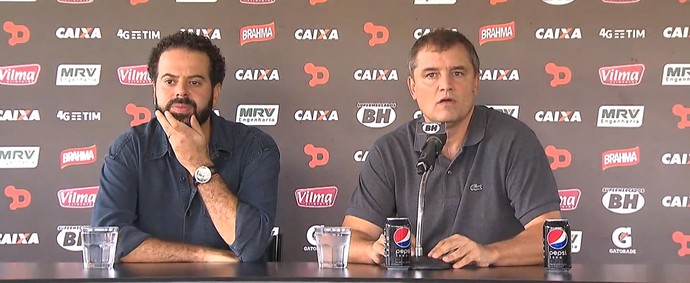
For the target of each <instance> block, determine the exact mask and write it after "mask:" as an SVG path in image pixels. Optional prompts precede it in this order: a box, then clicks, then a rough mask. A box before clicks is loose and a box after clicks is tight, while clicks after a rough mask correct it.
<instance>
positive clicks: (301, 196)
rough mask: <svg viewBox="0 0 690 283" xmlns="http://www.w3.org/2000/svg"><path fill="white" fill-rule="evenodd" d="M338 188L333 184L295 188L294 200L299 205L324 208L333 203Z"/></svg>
mask: <svg viewBox="0 0 690 283" xmlns="http://www.w3.org/2000/svg"><path fill="white" fill-rule="evenodd" d="M337 196H338V188H337V187H335V186H329V187H318V188H305V189H297V190H296V191H295V200H296V201H297V205H298V206H299V207H305V208H325V207H331V206H333V204H335V198H336V197H337Z"/></svg>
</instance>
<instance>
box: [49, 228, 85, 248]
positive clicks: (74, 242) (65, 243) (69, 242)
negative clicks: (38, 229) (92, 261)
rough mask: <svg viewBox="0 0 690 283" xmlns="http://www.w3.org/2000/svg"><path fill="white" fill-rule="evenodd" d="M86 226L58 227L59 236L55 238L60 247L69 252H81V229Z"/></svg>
mask: <svg viewBox="0 0 690 283" xmlns="http://www.w3.org/2000/svg"><path fill="white" fill-rule="evenodd" d="M82 227H88V226H86V225H60V226H58V227H57V230H58V234H57V237H56V238H55V239H56V241H57V243H58V245H60V246H61V247H62V248H63V249H66V250H68V251H73V252H78V251H81V247H82V244H81V228H82Z"/></svg>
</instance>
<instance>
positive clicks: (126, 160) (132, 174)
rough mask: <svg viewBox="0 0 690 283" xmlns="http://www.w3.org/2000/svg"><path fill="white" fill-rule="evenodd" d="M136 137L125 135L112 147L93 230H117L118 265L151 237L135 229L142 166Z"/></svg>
mask: <svg viewBox="0 0 690 283" xmlns="http://www.w3.org/2000/svg"><path fill="white" fill-rule="evenodd" d="M136 158H137V155H136V154H135V151H134V148H133V143H132V136H131V135H128V134H123V135H122V136H120V137H119V138H118V139H117V140H116V141H115V142H114V143H113V145H112V146H111V147H110V149H109V151H108V154H107V155H106V156H105V161H104V163H103V167H102V169H101V179H100V188H99V190H98V195H97V196H96V202H95V205H94V209H93V213H92V214H91V225H92V226H117V227H119V229H120V232H119V234H118V241H117V249H116V254H115V257H116V259H117V261H119V260H120V258H121V257H123V256H126V255H127V254H129V253H130V252H131V251H132V250H134V249H135V248H136V247H137V246H139V244H141V242H143V241H144V240H145V239H146V238H148V237H149V236H150V235H149V234H147V233H145V232H143V231H141V230H139V229H137V228H136V227H135V226H134V223H135V221H136V220H137V214H136V209H137V201H138V173H137V168H138V164H137V162H136Z"/></svg>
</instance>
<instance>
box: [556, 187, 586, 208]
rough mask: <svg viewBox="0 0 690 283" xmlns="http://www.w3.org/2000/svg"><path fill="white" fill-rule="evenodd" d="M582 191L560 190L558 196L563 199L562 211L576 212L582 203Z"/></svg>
mask: <svg viewBox="0 0 690 283" xmlns="http://www.w3.org/2000/svg"><path fill="white" fill-rule="evenodd" d="M581 194H582V192H581V191H580V189H564V190H558V196H559V197H560V198H561V210H562V211H568V210H575V209H576V208H577V204H578V203H580V195H581Z"/></svg>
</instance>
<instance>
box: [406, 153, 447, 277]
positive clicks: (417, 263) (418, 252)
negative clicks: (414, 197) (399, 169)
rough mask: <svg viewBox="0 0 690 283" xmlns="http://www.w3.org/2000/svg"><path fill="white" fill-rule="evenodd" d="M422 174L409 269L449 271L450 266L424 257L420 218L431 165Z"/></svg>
mask: <svg viewBox="0 0 690 283" xmlns="http://www.w3.org/2000/svg"><path fill="white" fill-rule="evenodd" d="M426 169H427V170H424V174H422V181H421V182H420V183H419V198H418V202H417V233H416V234H417V238H416V239H415V248H414V256H413V257H411V258H410V269H413V270H438V269H451V268H452V266H451V264H449V263H446V262H445V261H443V260H440V259H436V258H431V257H428V256H426V255H424V251H423V249H422V232H423V229H422V217H423V216H424V194H425V193H426V182H427V179H429V174H430V173H431V171H432V170H434V165H433V164H432V165H431V166H429V167H428V168H426Z"/></svg>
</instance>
